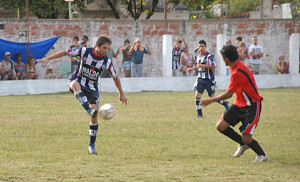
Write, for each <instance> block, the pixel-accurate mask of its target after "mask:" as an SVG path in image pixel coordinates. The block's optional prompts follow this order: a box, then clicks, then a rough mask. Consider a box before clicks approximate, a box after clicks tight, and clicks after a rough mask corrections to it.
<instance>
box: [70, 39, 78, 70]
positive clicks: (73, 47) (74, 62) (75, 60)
mask: <svg viewBox="0 0 300 182" xmlns="http://www.w3.org/2000/svg"><path fill="white" fill-rule="evenodd" d="M78 48H79V37H78V36H74V37H73V45H71V47H70V50H72V51H74V50H76V49H78ZM70 57H71V73H74V72H75V71H76V70H77V69H78V64H79V62H80V57H79V56H70Z"/></svg>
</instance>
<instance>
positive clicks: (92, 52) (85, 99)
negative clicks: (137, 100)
mask: <svg viewBox="0 0 300 182" xmlns="http://www.w3.org/2000/svg"><path fill="white" fill-rule="evenodd" d="M111 43H112V42H111V39H110V38H109V37H108V36H105V35H100V37H99V38H98V40H97V42H96V47H92V48H86V47H79V48H78V49H69V50H66V51H60V52H57V53H55V54H53V55H51V56H49V57H46V58H43V59H40V60H37V61H38V62H45V63H47V62H48V61H50V60H52V59H56V58H60V57H63V56H66V55H69V56H79V57H80V63H79V67H78V69H77V70H76V71H75V72H74V73H73V74H72V75H71V77H70V79H69V84H68V86H69V88H70V91H72V92H73V93H74V95H75V97H76V99H77V100H78V101H79V103H81V105H82V106H83V108H84V109H85V110H86V111H87V113H88V114H89V115H90V117H91V118H90V130H89V131H90V144H89V152H90V153H91V154H97V153H96V150H95V141H96V137H97V132H98V119H97V114H98V109H99V89H98V80H99V77H100V75H101V74H102V72H103V70H104V69H107V70H108V71H109V72H110V74H111V75H112V78H113V80H114V82H115V85H116V87H117V89H118V90H119V99H120V101H121V103H122V104H124V105H127V102H128V99H127V98H126V97H125V95H124V92H123V89H122V86H121V82H120V79H119V77H118V75H117V73H116V70H115V68H114V66H113V63H112V61H111V60H110V59H109V58H108V57H107V56H106V53H107V51H108V50H109V48H110V46H111Z"/></svg>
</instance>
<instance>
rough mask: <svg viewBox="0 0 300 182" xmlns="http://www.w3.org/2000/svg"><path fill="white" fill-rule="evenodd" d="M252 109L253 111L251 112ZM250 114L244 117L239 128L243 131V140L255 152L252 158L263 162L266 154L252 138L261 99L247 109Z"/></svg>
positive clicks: (258, 115)
mask: <svg viewBox="0 0 300 182" xmlns="http://www.w3.org/2000/svg"><path fill="white" fill-rule="evenodd" d="M253 110H254V112H253ZM249 112H250V113H252V114H251V116H249V117H247V118H246V119H245V122H244V123H243V125H242V126H241V128H240V130H241V131H242V132H243V137H242V139H243V142H244V143H245V144H246V145H248V146H249V147H250V148H251V149H252V150H253V151H254V152H255V153H256V154H257V157H256V159H255V160H254V161H255V162H264V161H266V160H267V155H266V153H265V152H264V150H263V149H262V148H261V146H260V145H259V143H258V142H257V141H256V140H255V139H253V138H252V134H253V133H254V130H255V128H256V127H257V125H258V121H259V117H260V112H261V101H258V102H256V103H254V104H253V105H252V106H251V108H250V111H249Z"/></svg>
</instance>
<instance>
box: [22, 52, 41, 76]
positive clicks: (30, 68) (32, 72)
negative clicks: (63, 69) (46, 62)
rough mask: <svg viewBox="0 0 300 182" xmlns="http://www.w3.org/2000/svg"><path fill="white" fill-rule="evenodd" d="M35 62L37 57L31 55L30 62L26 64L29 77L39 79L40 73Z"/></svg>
mask: <svg viewBox="0 0 300 182" xmlns="http://www.w3.org/2000/svg"><path fill="white" fill-rule="evenodd" d="M34 63H35V58H34V57H33V56H30V57H29V59H28V63H26V65H25V68H26V74H27V79H39V74H38V73H37V72H36V67H35V64H34Z"/></svg>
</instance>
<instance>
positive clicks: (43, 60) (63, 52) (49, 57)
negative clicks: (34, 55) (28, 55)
mask: <svg viewBox="0 0 300 182" xmlns="http://www.w3.org/2000/svg"><path fill="white" fill-rule="evenodd" d="M66 55H67V52H66V51H60V52H57V53H54V54H52V55H50V56H48V57H45V58H43V59H37V60H36V61H37V62H39V63H47V62H49V61H50V60H52V59H56V58H60V57H63V56H66Z"/></svg>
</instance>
